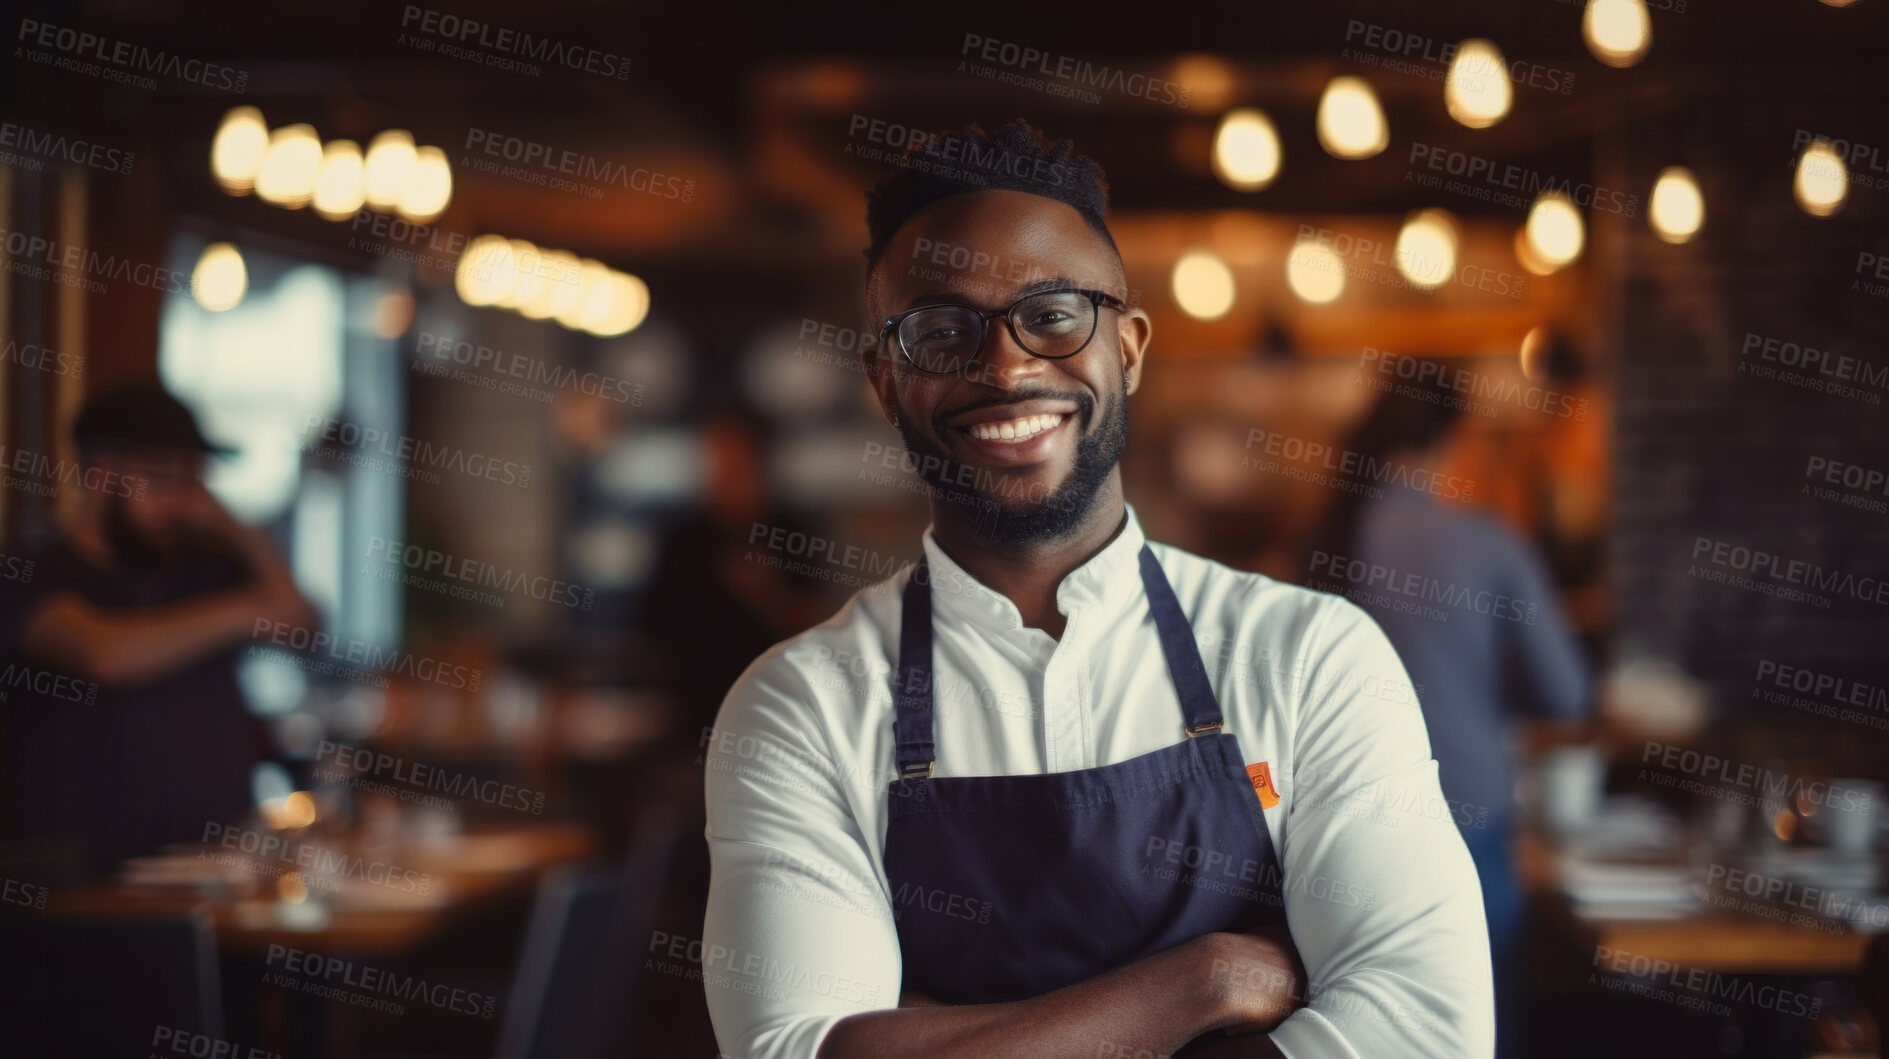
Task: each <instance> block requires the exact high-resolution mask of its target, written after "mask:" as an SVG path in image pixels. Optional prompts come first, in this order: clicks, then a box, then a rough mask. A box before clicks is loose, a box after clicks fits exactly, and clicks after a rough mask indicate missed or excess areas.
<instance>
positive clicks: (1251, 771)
mask: <svg viewBox="0 0 1889 1059" xmlns="http://www.w3.org/2000/svg"><path fill="white" fill-rule="evenodd" d="M1246 774H1247V776H1249V777H1251V778H1252V780H1253V793H1255V794H1257V795H1259V807H1260V808H1261V809H1270V808H1272V807H1273V806H1275V805H1278V804H1279V792H1278V791H1277V790H1276V789H1274V788H1273V785H1272V769H1271V767H1270V766H1269V765H1268V763H1267V762H1264V761H1261V762H1260V763H1258V764H1257V765H1248V766H1246Z"/></svg>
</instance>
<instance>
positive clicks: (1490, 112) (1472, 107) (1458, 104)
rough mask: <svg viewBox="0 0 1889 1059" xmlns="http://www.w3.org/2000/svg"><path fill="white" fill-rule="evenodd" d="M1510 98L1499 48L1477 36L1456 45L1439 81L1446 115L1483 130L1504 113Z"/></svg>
mask: <svg viewBox="0 0 1889 1059" xmlns="http://www.w3.org/2000/svg"><path fill="white" fill-rule="evenodd" d="M1514 99H1515V90H1514V88H1513V87H1512V86H1511V85H1510V84H1509V64H1508V61H1507V60H1505V59H1504V58H1503V57H1502V49H1500V48H1498V47H1496V46H1495V43H1494V42H1493V41H1487V40H1483V39H1482V38H1480V37H1471V38H1470V39H1469V40H1466V41H1464V42H1462V43H1461V44H1458V45H1457V46H1456V57H1455V58H1453V59H1451V60H1450V68H1449V74H1448V76H1446V77H1445V78H1444V81H1443V105H1444V107H1445V108H1447V109H1448V110H1449V112H1450V117H1452V118H1455V119H1456V120H1457V121H1459V122H1461V123H1463V124H1464V125H1467V126H1469V127H1470V128H1472V129H1486V128H1488V127H1489V126H1491V125H1494V124H1495V123H1496V122H1498V121H1501V120H1502V119H1503V117H1504V116H1506V115H1507V114H1508V112H1509V105H1510V103H1512V102H1513V101H1514Z"/></svg>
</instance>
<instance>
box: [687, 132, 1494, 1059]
mask: <svg viewBox="0 0 1889 1059" xmlns="http://www.w3.org/2000/svg"><path fill="white" fill-rule="evenodd" d="M929 142H930V144H931V145H932V148H933V150H932V153H933V154H936V145H938V144H940V143H944V144H946V146H947V147H949V148H950V151H949V153H950V156H951V157H953V158H958V159H965V160H969V161H970V162H971V163H972V164H973V165H974V166H975V168H976V170H977V172H978V173H979V175H980V177H981V179H979V180H977V181H975V182H965V181H962V180H956V179H950V178H947V177H944V176H941V175H938V171H937V170H934V169H931V168H929V167H924V166H907V167H904V168H901V169H900V170H899V171H898V172H897V173H895V174H894V175H892V176H890V177H888V178H887V179H886V180H885V181H883V182H881V184H880V186H879V187H878V188H877V189H875V191H874V193H873V194H872V196H871V197H870V203H869V208H868V222H869V227H870V229H871V238H872V245H871V247H870V248H869V250H868V251H867V257H868V260H869V278H868V283H867V302H868V307H869V309H870V310H871V312H872V313H873V315H874V318H875V320H876V321H879V322H882V323H883V329H882V331H881V333H880V338H879V341H878V342H877V343H876V344H875V345H874V346H873V348H871V349H869V350H867V351H865V352H864V354H863V355H864V356H865V358H866V367H867V374H868V377H869V378H870V379H872V380H873V386H874V390H875V392H876V394H877V397H878V400H879V404H880V406H881V408H882V409H883V411H884V413H885V415H886V418H887V420H888V421H889V422H891V423H892V424H893V425H894V426H895V427H896V428H897V429H898V431H899V433H900V434H901V436H902V437H903V438H904V441H905V445H906V446H907V448H908V449H909V450H910V451H911V452H912V454H913V455H914V457H915V458H916V463H917V465H918V467H919V468H920V469H921V473H922V474H923V476H924V477H925V479H926V481H927V483H928V485H929V486H930V487H931V498H932V505H931V506H932V525H931V528H930V529H929V530H928V531H927V532H926V534H925V536H924V539H923V549H924V558H923V559H922V560H921V561H920V562H919V563H917V564H916V565H914V566H913V567H911V568H908V569H907V570H904V571H901V572H900V573H899V574H898V575H897V576H895V577H893V578H892V579H890V580H888V581H885V582H883V583H881V584H878V585H875V586H873V587H871V588H868V589H866V590H864V591H862V592H860V593H859V594H858V595H857V596H855V597H854V598H853V599H852V600H851V601H850V602H849V603H848V604H847V605H846V607H845V608H843V609H842V610H841V611H840V612H839V613H838V614H836V615H835V616H834V617H833V618H831V619H829V620H828V621H827V622H825V623H824V624H821V625H819V626H817V627H815V628H813V629H810V630H808V631H807V632H805V633H802V634H801V635H799V636H797V637H795V638H794V639H792V640H789V641H787V642H786V643H783V644H780V645H777V646H776V647H774V648H773V649H771V650H769V651H768V652H767V653H766V654H765V655H763V656H762V657H761V658H759V659H758V660H756V661H755V663H754V664H753V665H752V666H750V667H749V668H748V670H747V672H746V673H744V674H743V675H742V677H741V679H740V680H739V681H737V682H736V684H735V686H734V687H733V688H732V689H731V690H730V691H729V693H728V696H727V698H726V700H725V701H724V703H723V705H722V709H721V713H720V715H719V717H718V719H717V723H716V727H715V728H714V729H713V730H712V731H710V732H709V733H706V734H705V736H704V740H703V743H704V749H705V761H704V764H705V765H706V767H707V770H708V771H707V796H708V829H707V835H708V841H709V850H710V855H711V858H712V862H713V872H714V874H713V880H712V883H711V888H710V894H709V906H708V917H707V922H706V924H705V927H704V931H703V938H702V944H701V946H700V948H699V951H700V954H701V961H702V975H703V980H704V984H705V988H706V990H707V995H708V1003H709V1010H710V1013H711V1015H712V1016H713V1019H714V1024H715V1031H716V1035H717V1037H718V1039H719V1041H720V1044H721V1048H722V1051H723V1053H724V1054H726V1055H728V1056H732V1057H735V1059H777V1057H780V1059H785V1057H794V1059H809V1057H815V1056H818V1057H821V1059H853V1057H880V1056H891V1055H897V1056H927V1057H946V1056H950V1057H956V1056H979V1057H983V1056H1008V1055H1016V1056H1031V1057H1045V1056H1071V1057H1076V1056H1080V1057H1083V1059H1092V1057H1098V1056H1102V1057H1108V1056H1115V1057H1130V1056H1134V1057H1141V1056H1162V1055H1168V1054H1170V1053H1175V1052H1177V1051H1178V1052H1180V1054H1183V1055H1199V1056H1278V1055H1285V1056H1289V1057H1291V1059H1311V1057H1352V1059H1356V1057H1362V1056H1369V1057H1379V1056H1399V1057H1403V1056H1436V1057H1445V1056H1447V1057H1449V1059H1463V1057H1486V1056H1488V1055H1489V1054H1490V1053H1491V1051H1492V1048H1493V1043H1492V1042H1493V1015H1492V1000H1491V986H1490V971H1489V947H1488V938H1487V934H1486V930H1485V927H1484V923H1483V917H1482V911H1481V900H1480V896H1479V891H1478V888H1477V882H1476V874H1475V870H1474V868H1473V866H1472V865H1471V862H1470V859H1469V856H1468V853H1467V851H1466V850H1465V848H1464V845H1463V842H1462V839H1461V838H1460V837H1458V834H1457V831H1456V825H1455V824H1454V822H1453V818H1452V814H1451V808H1450V806H1449V805H1448V804H1447V803H1446V802H1445V801H1444V799H1443V796H1442V793H1441V791H1440V789H1439V787H1438V783H1437V772H1436V763H1435V762H1434V761H1433V760H1431V758H1430V748H1429V743H1428V740H1427V738H1426V736H1425V731H1424V724H1423V718H1422V715H1421V713H1420V712H1419V710H1418V706H1417V698H1416V694H1415V691H1414V689H1412V688H1411V687H1410V685H1409V682H1408V680H1407V678H1406V677H1405V674H1404V670H1403V667H1402V666H1401V664H1400V663H1399V662H1398V659H1397V656H1396V654H1395V652H1394V651H1393V650H1392V649H1391V647H1390V645H1389V643H1388V642H1387V641H1386V640H1385V638H1384V636H1383V634H1382V633H1381V632H1380V631H1379V630H1378V628H1377V626H1376V625H1374V624H1373V623H1372V622H1371V620H1370V619H1369V618H1368V617H1367V616H1365V615H1364V613H1363V612H1362V611H1360V610H1359V609H1357V608H1356V607H1354V606H1352V605H1351V604H1350V603H1348V602H1346V601H1345V600H1343V599H1340V598H1338V597H1336V596H1330V595H1325V594H1322V593H1317V592H1312V591H1309V590H1306V589H1301V588H1298V587H1295V586H1291V585H1286V584H1282V583H1279V582H1275V581H1272V580H1270V579H1268V578H1266V577H1263V576H1260V575H1258V574H1251V573H1244V572H1241V571H1237V570H1232V569H1229V568H1227V567H1224V566H1221V565H1219V564H1217V563H1213V562H1210V561H1208V560H1205V559H1202V558H1200V557H1198V556H1194V555H1190V554H1188V553H1186V552H1183V551H1181V550H1179V549H1176V548H1172V547H1168V546H1166V545H1161V544H1154V543H1152V542H1150V541H1148V540H1147V538H1146V537H1145V536H1144V535H1143V533H1142V530H1141V525H1140V523H1139V521H1138V520H1137V518H1136V516H1135V512H1134V510H1133V509H1132V508H1131V507H1129V506H1128V505H1127V504H1126V502H1125V500H1124V498H1123V494H1122V483H1121V474H1120V471H1119V469H1118V466H1117V465H1118V462H1119V460H1120V458H1121V455H1122V451H1123V448H1124V447H1125V445H1126V440H1127V430H1128V399H1129V396H1130V395H1131V394H1133V393H1134V392H1135V390H1136V389H1137V388H1138V386H1139V384H1140V380H1141V374H1142V371H1143V370H1144V368H1145V366H1146V355H1147V353H1148V351H1149V342H1150V338H1151V336H1152V332H1153V327H1152V323H1151V321H1150V320H1149V318H1148V316H1147V314H1146V313H1145V312H1143V311H1142V310H1141V309H1139V308H1136V307H1134V306H1132V305H1130V304H1129V303H1128V300H1127V298H1128V291H1127V283H1126V276H1125V273H1124V271H1123V267H1122V261H1121V256H1120V254H1119V253H1118V252H1117V251H1116V248H1115V243H1114V240H1113V238H1112V237H1111V236H1110V234H1109V231H1108V227H1107V224H1106V221H1105V211H1106V201H1107V193H1106V183H1105V182H1104V180H1103V177H1102V174H1101V172H1100V170H1099V168H1098V167H1097V166H1096V165H1095V163H1094V162H1092V161H1091V160H1089V159H1087V158H1082V157H1080V156H1076V155H1074V154H1073V152H1072V150H1071V146H1070V144H1068V143H1066V142H1065V143H1062V144H1060V145H1055V146H1049V145H1047V144H1046V143H1045V142H1044V141H1043V140H1042V138H1041V137H1040V136H1039V135H1038V134H1037V133H1036V132H1035V131H1034V130H1032V129H1031V128H1030V127H1029V126H1028V125H1025V124H1023V123H1021V122H1016V123H1012V124H1010V125H1006V126H1004V127H1002V128H1000V129H998V130H996V131H995V132H994V133H990V134H986V133H984V132H983V131H982V130H981V129H978V128H976V127H972V128H970V129H967V130H965V131H964V132H963V133H961V134H957V135H955V136H953V137H939V138H934V139H933V140H931V141H929ZM923 160H924V156H922V155H921V156H919V157H917V158H915V159H911V160H908V161H923Z"/></svg>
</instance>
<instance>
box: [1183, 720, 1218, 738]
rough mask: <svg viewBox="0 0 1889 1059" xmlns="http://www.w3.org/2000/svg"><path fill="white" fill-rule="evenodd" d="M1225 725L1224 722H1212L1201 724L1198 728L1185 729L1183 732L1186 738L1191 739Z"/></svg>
mask: <svg viewBox="0 0 1889 1059" xmlns="http://www.w3.org/2000/svg"><path fill="white" fill-rule="evenodd" d="M1225 723H1226V722H1225V721H1212V722H1210V723H1208V724H1203V725H1201V726H1200V727H1198V728H1188V729H1185V731H1186V732H1187V738H1189V739H1192V738H1194V737H1195V736H1197V735H1204V734H1206V733H1207V732H1211V731H1213V730H1214V729H1216V728H1219V727H1221V726H1222V725H1224V724H1225Z"/></svg>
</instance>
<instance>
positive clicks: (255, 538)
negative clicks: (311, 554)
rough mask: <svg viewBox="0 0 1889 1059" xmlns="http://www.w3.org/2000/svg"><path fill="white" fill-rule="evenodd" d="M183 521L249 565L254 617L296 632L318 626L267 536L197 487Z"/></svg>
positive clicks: (310, 605) (199, 486)
mask: <svg viewBox="0 0 1889 1059" xmlns="http://www.w3.org/2000/svg"><path fill="white" fill-rule="evenodd" d="M185 517H186V518H187V519H188V520H189V524H190V526H191V528H192V529H193V530H195V531H196V533H197V534H198V535H199V536H200V537H202V538H204V539H205V540H208V541H211V542H213V543H216V544H218V545H221V546H223V547H226V548H229V549H230V550H232V551H234V552H236V554H238V555H239V556H241V557H242V559H243V561H244V562H246V563H248V564H249V569H250V571H251V573H253V574H254V575H255V578H256V580H255V584H254V585H253V586H252V590H253V594H254V600H255V606H256V617H259V618H267V619H269V620H270V621H275V622H280V623H282V624H284V625H292V626H296V627H300V628H313V627H314V626H316V625H317V624H319V623H320V615H318V614H317V613H316V612H315V608H314V605H313V604H311V603H309V602H308V599H307V597H305V596H303V595H302V592H301V589H299V588H297V587H296V585H295V577H294V575H293V574H292V573H291V572H290V571H289V568H288V564H287V563H285V562H283V561H282V556H281V555H280V554H279V553H278V552H277V551H276V549H275V545H274V544H273V543H272V542H271V541H270V540H269V537H268V535H267V534H265V533H263V532H262V531H261V530H258V529H256V528H255V527H253V526H249V525H245V524H244V523H243V522H241V521H239V520H238V519H237V518H236V516H234V515H232V514H230V513H229V509H228V508H225V507H224V506H223V505H222V504H220V503H218V502H217V499H216V497H214V496H211V495H210V491H209V490H208V489H205V488H204V487H203V486H202V485H201V484H199V485H197V486H196V488H195V489H193V490H192V493H191V499H190V507H189V508H188V511H187V514H186V516H185Z"/></svg>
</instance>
